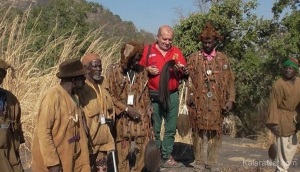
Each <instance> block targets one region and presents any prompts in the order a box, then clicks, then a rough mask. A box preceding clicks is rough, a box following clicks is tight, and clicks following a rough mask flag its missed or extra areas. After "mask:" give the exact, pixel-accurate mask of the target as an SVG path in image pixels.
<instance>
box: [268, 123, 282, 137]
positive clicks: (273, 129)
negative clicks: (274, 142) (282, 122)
mask: <svg viewBox="0 0 300 172" xmlns="http://www.w3.org/2000/svg"><path fill="white" fill-rule="evenodd" d="M268 128H269V129H270V130H271V132H272V133H273V134H274V135H275V136H279V134H280V132H279V126H278V125H277V124H274V125H269V126H268Z"/></svg>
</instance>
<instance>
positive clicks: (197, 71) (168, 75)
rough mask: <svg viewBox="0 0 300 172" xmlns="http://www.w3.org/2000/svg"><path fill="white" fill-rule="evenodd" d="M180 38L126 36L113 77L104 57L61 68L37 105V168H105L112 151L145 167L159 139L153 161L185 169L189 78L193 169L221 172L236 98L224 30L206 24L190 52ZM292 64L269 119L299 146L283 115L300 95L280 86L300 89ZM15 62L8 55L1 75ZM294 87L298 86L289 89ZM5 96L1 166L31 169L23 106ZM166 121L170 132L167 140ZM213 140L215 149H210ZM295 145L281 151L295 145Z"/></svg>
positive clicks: (166, 30)
mask: <svg viewBox="0 0 300 172" xmlns="http://www.w3.org/2000/svg"><path fill="white" fill-rule="evenodd" d="M173 37H174V30H173V29H172V28H171V27H170V26H167V25H164V26H161V27H160V28H159V30H158V33H157V37H156V42H154V43H153V44H151V45H143V44H140V43H136V42H127V43H125V44H124V45H123V46H122V48H121V53H120V55H121V58H120V62H119V63H117V64H112V65H110V66H108V68H107V71H106V75H105V77H103V76H102V62H101V57H100V56H99V55H98V54H93V53H91V54H86V55H85V56H83V57H82V58H81V60H79V59H72V60H66V61H64V62H63V63H61V64H60V65H59V71H58V73H57V74H56V76H57V77H58V78H59V79H60V82H59V83H58V84H57V85H55V86H53V87H52V88H50V89H49V90H48V91H47V92H46V93H45V95H44V97H43V98H42V101H41V103H40V108H39V110H38V116H37V126H36V129H35V133H34V137H33V143H32V157H33V160H32V170H33V171H38V172H40V171H51V172H60V171H66V172H68V171H70V172H72V171H84V172H85V171H95V172H96V171H106V170H107V167H106V164H107V155H108V154H109V153H110V152H111V153H112V155H113V162H114V167H115V170H117V171H119V172H130V171H131V172H141V171H142V170H143V169H144V168H145V167H144V166H145V162H144V160H145V159H144V158H145V152H146V147H147V143H148V142H149V141H150V140H151V139H152V138H154V140H155V143H156V148H157V149H158V150H159V152H160V157H151V158H152V159H156V158H158V159H161V160H162V162H160V166H161V167H164V168H169V167H170V168H177V167H181V166H183V164H182V163H180V162H177V161H175V160H174V158H173V157H172V151H173V145H174V136H175V133H176V125H177V118H178V111H179V85H180V82H181V80H183V79H185V82H187V84H186V85H187V87H188V88H187V90H188V92H187V101H186V102H187V106H188V110H189V119H190V120H189V121H186V122H189V123H190V124H191V128H192V139H193V150H194V154H195V162H194V163H193V166H194V170H195V171H202V170H204V169H207V170H210V171H220V169H219V167H218V164H217V159H218V155H219V150H220V148H221V144H222V123H223V119H224V117H225V116H226V114H228V112H229V111H230V110H231V109H232V108H233V104H234V102H235V87H234V74H233V71H232V68H231V66H230V63H229V59H228V57H227V56H226V55H225V54H224V53H221V52H219V51H217V49H216V48H217V45H218V44H219V42H220V41H222V36H220V35H219V33H218V32H217V31H216V30H215V29H214V27H213V26H212V25H211V24H210V23H206V25H205V27H204V29H203V30H202V32H201V33H200V35H199V41H201V43H202V49H200V50H199V51H197V52H194V53H192V54H191V55H189V56H188V57H187V58H184V56H183V54H182V52H181V50H180V49H179V48H177V47H175V46H173V45H172V40H173ZM185 59H187V61H186V60H185ZM284 66H285V70H284V71H285V75H284V77H283V78H284V79H283V80H281V81H280V82H278V84H276V86H274V87H273V89H272V90H273V91H272V94H271V95H272V96H273V97H271V98H272V99H271V105H272V108H271V112H270V115H269V116H270V117H269V120H268V126H269V127H270V128H271V129H272V131H273V132H274V133H276V136H278V143H280V144H285V142H287V143H289V144H290V142H291V141H290V140H292V142H291V144H293V143H294V140H295V139H294V138H295V137H296V135H295V132H296V129H295V128H293V127H291V128H288V127H286V125H287V126H290V124H285V122H294V121H293V119H294V116H293V115H294V113H293V112H295V111H296V106H297V105H298V104H299V102H300V96H298V97H297V98H295V99H294V98H293V99H291V103H286V102H288V100H289V97H287V93H286V92H285V90H284V89H282V88H281V87H283V85H286V84H289V85H288V86H287V87H288V89H289V90H293V91H290V93H288V95H289V96H296V95H298V94H300V91H299V89H297V88H296V87H295V85H296V83H297V82H300V81H298V80H299V79H298V78H297V77H295V75H296V71H298V69H297V68H298V67H299V66H298V63H297V62H294V61H291V60H290V61H288V62H286V63H285V64H284ZM8 67H9V65H8V64H6V63H5V62H4V61H0V79H1V80H0V82H2V81H3V79H4V77H5V76H6V70H7V69H8ZM186 78H188V79H186ZM277 85H278V86H277ZM292 86H294V87H295V88H294V89H290V87H292ZM298 92H299V93H298ZM0 93H1V94H0V122H1V129H0V138H1V139H0V156H1V159H0V169H4V171H23V169H22V166H21V163H20V159H19V155H18V147H19V145H20V143H24V137H23V134H22V128H21V124H20V106H19V103H18V102H17V99H16V98H15V97H14V96H13V95H12V94H11V93H10V92H8V91H6V90H4V89H1V90H0ZM280 95H282V96H283V97H282V98H281V99H279V98H278V97H279V96H280ZM278 99H279V100H280V101H278ZM292 101H293V102H292ZM278 102H280V103H281V105H279V104H278ZM276 103H277V104H276ZM6 106H7V107H6ZM278 108H279V109H281V110H278ZM282 111H284V112H286V114H290V115H289V117H286V118H287V119H288V120H285V121H283V122H282V120H284V119H285V117H284V119H283V117H281V116H279V117H278V114H280V113H282ZM276 115H277V116H276ZM163 121H164V123H163ZM162 124H164V129H165V130H164V134H163V136H162V137H161V135H162V134H161V127H162ZM278 126H279V127H278ZM5 127H6V128H5ZM9 127H10V128H11V129H9V130H8V129H7V128H9ZM293 131H294V132H293ZM2 132H6V134H5V139H6V140H5V139H2V137H3V134H1V133H2ZM205 138H207V143H208V147H207V155H204V152H205V151H204V146H203V145H204V140H205ZM279 138H280V139H279ZM282 138H283V139H282ZM296 139H297V138H296ZM287 147H288V148H285V147H284V148H283V149H284V150H285V149H290V146H287ZM281 148H282V146H281V147H280V149H281ZM281 150H282V149H281ZM293 150H294V149H293ZM115 152H116V155H115V154H114V153H115ZM283 155H285V156H284V159H283V158H282V156H283ZM278 156H281V157H279V160H280V161H279V162H280V163H279V164H282V163H284V162H285V163H286V161H291V158H292V157H293V156H294V155H293V153H290V151H287V152H285V153H281V154H280V155H278ZM288 165H289V164H287V165H285V166H288ZM287 168H288V167H287ZM277 169H278V171H280V168H279V167H277ZM156 170H157V171H158V170H159V168H157V169H156Z"/></svg>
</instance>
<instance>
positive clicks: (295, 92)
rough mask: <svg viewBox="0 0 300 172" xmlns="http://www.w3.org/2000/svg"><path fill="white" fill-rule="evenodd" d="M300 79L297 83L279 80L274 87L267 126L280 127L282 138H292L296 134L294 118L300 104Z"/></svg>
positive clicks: (297, 78)
mask: <svg viewBox="0 0 300 172" xmlns="http://www.w3.org/2000/svg"><path fill="white" fill-rule="evenodd" d="M299 85H300V78H299V77H296V80H295V83H291V82H289V81H284V80H283V79H282V78H280V79H278V80H277V81H276V82H274V83H273V85H272V90H271V93H270V98H269V108H268V119H267V125H269V124H277V125H279V132H280V135H281V136H285V137H286V136H290V135H292V134H294V133H295V132H296V128H295V124H294V116H295V115H296V114H297V113H296V107H297V106H298V105H299V102H300V87H299Z"/></svg>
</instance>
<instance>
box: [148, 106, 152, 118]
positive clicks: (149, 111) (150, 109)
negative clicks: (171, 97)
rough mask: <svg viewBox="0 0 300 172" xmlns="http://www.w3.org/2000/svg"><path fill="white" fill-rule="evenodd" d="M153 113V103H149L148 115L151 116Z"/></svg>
mask: <svg viewBox="0 0 300 172" xmlns="http://www.w3.org/2000/svg"><path fill="white" fill-rule="evenodd" d="M152 113H153V107H152V105H151V104H149V105H148V106H147V115H148V116H149V117H151V115H152Z"/></svg>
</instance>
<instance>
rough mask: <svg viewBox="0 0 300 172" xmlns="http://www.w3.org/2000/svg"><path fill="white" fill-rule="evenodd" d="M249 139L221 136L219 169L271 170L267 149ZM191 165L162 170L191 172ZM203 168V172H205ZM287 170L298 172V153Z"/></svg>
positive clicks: (239, 171)
mask: <svg viewBox="0 0 300 172" xmlns="http://www.w3.org/2000/svg"><path fill="white" fill-rule="evenodd" d="M257 145H258V144H257V141H255V140H251V139H242V138H231V137H229V136H223V143H222V148H221V151H220V156H219V160H218V162H219V165H220V169H221V170H222V171H223V172H273V171H274V170H275V163H274V162H272V161H271V160H270V159H269V157H268V151H267V149H262V148H259V147H258V146H257ZM193 171H194V170H193V167H182V168H178V169H167V168H166V169H162V172H193ZM207 171H208V170H204V171H203V172H207ZM289 172H300V154H299V153H297V154H296V156H295V157H294V159H293V164H292V165H291V166H290V169H289Z"/></svg>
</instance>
